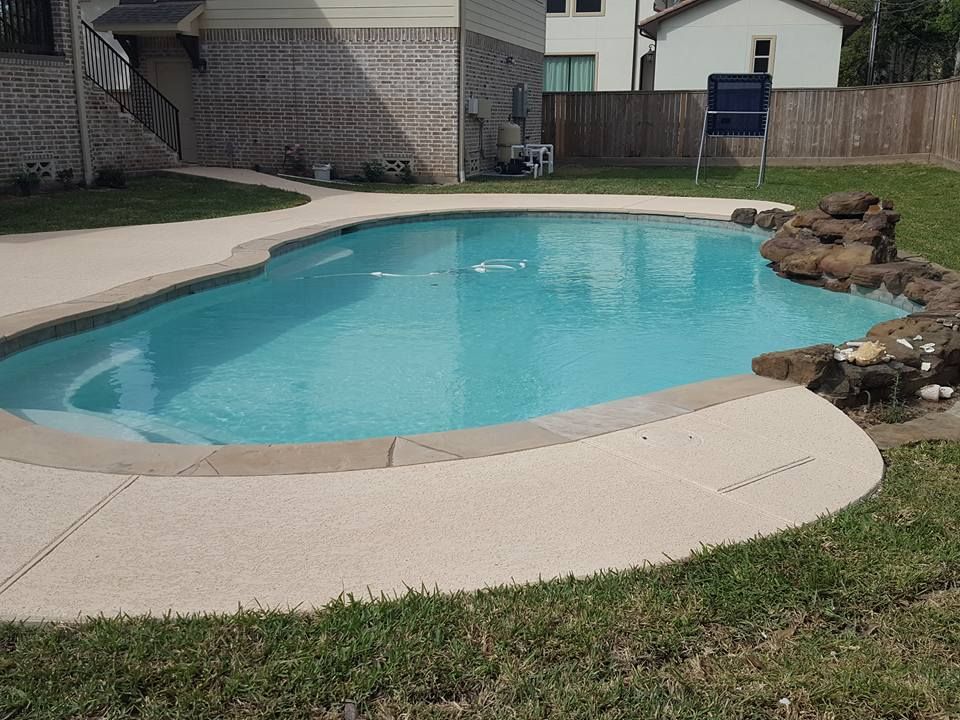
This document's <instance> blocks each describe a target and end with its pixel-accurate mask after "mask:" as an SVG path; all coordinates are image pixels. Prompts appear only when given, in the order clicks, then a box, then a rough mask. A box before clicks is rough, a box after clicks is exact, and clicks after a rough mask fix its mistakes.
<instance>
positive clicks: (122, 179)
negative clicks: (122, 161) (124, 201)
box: [97, 165, 127, 190]
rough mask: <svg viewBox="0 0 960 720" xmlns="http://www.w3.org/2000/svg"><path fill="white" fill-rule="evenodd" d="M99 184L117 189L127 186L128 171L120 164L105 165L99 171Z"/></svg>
mask: <svg viewBox="0 0 960 720" xmlns="http://www.w3.org/2000/svg"><path fill="white" fill-rule="evenodd" d="M97 185H98V186H99V187H106V188H115V189H117V190H120V189H122V188H125V187H126V186H127V172H126V171H125V170H124V169H123V168H122V167H120V166H119V165H104V166H103V167H102V168H100V170H98V171H97Z"/></svg>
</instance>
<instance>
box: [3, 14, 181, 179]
mask: <svg viewBox="0 0 960 720" xmlns="http://www.w3.org/2000/svg"><path fill="white" fill-rule="evenodd" d="M93 36H94V38H96V34H95V33H93ZM84 37H85V35H84V28H83V26H82V24H81V21H80V13H79V9H78V6H77V2H76V0H4V2H2V3H0V118H2V122H0V186H2V185H5V184H7V183H8V182H9V181H10V180H12V178H13V176H15V175H17V174H18V173H20V172H22V171H27V172H34V173H37V174H38V175H40V176H41V177H42V178H43V179H47V180H49V179H52V178H53V177H54V176H55V174H56V172H57V171H59V170H67V169H69V170H73V171H74V174H75V177H76V179H80V178H81V177H82V176H87V178H88V179H89V177H90V176H91V175H92V173H93V171H94V170H95V169H96V168H99V167H103V166H104V165H113V164H120V165H123V166H124V167H125V168H127V169H129V170H142V169H156V168H164V167H170V166H173V165H177V164H179V157H178V155H177V152H176V150H175V149H174V148H172V147H171V146H170V145H169V144H167V143H165V142H164V141H163V140H161V139H160V138H159V137H158V136H157V135H156V134H155V133H154V132H152V131H150V130H149V129H148V128H147V127H145V126H144V125H143V123H142V122H140V121H138V120H137V119H136V118H135V117H134V116H133V115H132V114H131V113H130V112H128V111H126V110H124V108H123V107H122V106H121V105H120V104H119V103H118V102H117V101H116V100H114V99H113V98H111V97H110V96H109V95H108V94H107V93H106V92H105V91H104V90H102V89H101V88H100V87H99V86H98V85H97V82H96V77H92V76H91V75H90V74H89V73H88V72H87V69H88V68H87V64H86V63H85V62H84V61H83V55H84V53H83V43H84ZM95 49H96V48H93V47H91V50H95ZM125 85H126V86H127V88H128V90H129V88H131V87H135V86H134V85H132V84H131V80H130V78H129V77H128V78H126V80H125Z"/></svg>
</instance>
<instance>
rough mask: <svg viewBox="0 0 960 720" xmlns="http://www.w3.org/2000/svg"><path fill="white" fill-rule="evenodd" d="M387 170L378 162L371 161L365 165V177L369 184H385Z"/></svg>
mask: <svg viewBox="0 0 960 720" xmlns="http://www.w3.org/2000/svg"><path fill="white" fill-rule="evenodd" d="M386 174H387V169H386V168H385V167H384V166H383V163H381V162H380V161H378V160H371V161H370V162H365V163H364V164H363V177H364V178H365V179H366V181H367V182H369V183H378V182H383V178H384V177H385V176H386Z"/></svg>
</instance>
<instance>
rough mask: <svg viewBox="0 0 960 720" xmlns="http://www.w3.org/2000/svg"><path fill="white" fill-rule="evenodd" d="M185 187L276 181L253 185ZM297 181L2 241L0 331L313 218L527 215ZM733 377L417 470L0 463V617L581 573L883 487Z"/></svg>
mask: <svg viewBox="0 0 960 720" xmlns="http://www.w3.org/2000/svg"><path fill="white" fill-rule="evenodd" d="M192 172H202V173H203V174H211V175H216V176H220V177H224V178H229V179H233V180H240V181H256V182H263V181H266V182H269V183H270V184H273V185H278V186H283V185H286V182H285V181H282V180H277V179H273V178H266V177H265V176H261V175H255V174H253V173H246V172H244V171H231V170H217V171H208V170H200V169H197V170H193V171H192ZM296 187H297V188H298V189H303V190H304V191H306V192H309V193H310V194H311V196H312V197H313V198H314V200H313V202H311V203H310V204H308V205H305V206H302V207H299V208H294V209H290V210H285V211H279V212H275V213H266V214H263V215H255V216H245V217H240V218H225V219H221V220H209V221H200V222H193V223H179V224H176V225H169V226H149V227H137V228H122V229H108V230H98V231H87V232H76V233H52V234H44V235H43V236H21V237H9V236H8V237H5V238H0V283H3V286H4V287H5V288H6V291H5V292H4V293H3V295H2V298H0V315H2V314H7V313H13V312H17V311H21V310H29V309H33V308H37V307H40V306H43V305H48V304H51V303H58V302H64V301H69V300H72V299H76V298H78V297H81V296H84V295H88V294H90V293H93V292H98V291H101V290H105V289H109V288H111V287H114V286H116V285H119V284H122V283H124V282H128V281H131V280H135V279H138V278H141V277H146V276H150V275H153V274H156V273H159V272H167V271H172V270H178V269H183V268H188V267H193V266H196V265H200V264H203V263H208V262H216V261H218V260H221V259H224V258H226V257H227V256H229V254H230V251H231V249H232V248H233V247H234V246H235V245H237V244H239V243H240V242H244V241H247V240H250V239H253V238H256V237H261V236H264V235H270V234H276V233H280V232H285V231H288V230H292V229H296V228H298V227H303V226H308V225H314V224H317V223H319V222H326V221H331V220H335V219H340V218H348V217H359V216H368V215H373V214H382V213H385V212H414V211H425V210H436V209H453V208H468V209H469V208H497V209H509V208H511V207H516V208H522V207H525V206H527V205H528V204H529V203H530V202H531V198H530V196H522V195H521V196H516V195H505V196H498V195H483V196H470V195H447V196H421V195H415V196H409V195H374V194H359V193H344V192H340V191H333V190H324V189H319V188H309V187H308V188H304V187H302V186H299V185H297V186H296ZM743 204H745V203H744V202H742V201H731V200H702V199H684V198H654V197H609V196H536V205H537V207H554V208H555V209H558V210H560V209H562V210H571V209H584V210H590V209H593V210H596V209H624V210H630V211H634V212H635V211H637V210H638V209H640V208H642V209H643V210H647V211H651V212H658V213H672V214H679V215H693V216H697V217H713V218H717V217H726V216H729V213H730V211H731V210H732V209H734V208H735V207H737V206H740V205H743ZM749 204H750V205H758V203H755V202H750V203H749ZM761 205H762V204H761ZM763 206H764V207H766V205H763ZM741 383H745V384H747V385H751V384H752V386H751V387H750V388H749V391H744V392H742V393H741V395H743V396H742V397H740V398H739V399H735V400H731V401H727V402H719V404H714V405H712V406H709V407H705V408H704V409H700V410H697V411H695V412H689V413H687V414H683V415H681V416H678V417H672V418H669V419H665V420H659V421H656V422H650V423H648V424H645V425H642V426H640V427H635V428H631V429H627V430H620V431H617V432H612V433H608V434H605V435H600V436H597V437H593V438H589V439H584V440H578V441H575V442H570V443H565V444H558V445H553V446H551V447H545V448H540V449H535V450H526V451H522V452H515V453H510V454H503V455H495V456H489V457H480V458H474V459H465V460H457V461H449V462H440V463H436V464H429V465H413V466H410V467H393V468H387V469H378V470H358V471H353V472H338V473H328V474H322V475H288V476H273V477H244V478H226V477H142V476H136V475H134V476H128V475H106V474H95V473H87V472H78V471H68V470H59V469H56V468H49V467H40V466H35V465H26V464H20V463H15V462H11V461H0V508H2V510H0V616H2V617H6V618H10V617H16V618H60V619H74V618H76V617H78V616H79V615H88V614H99V613H105V614H114V613H117V612H121V611H122V612H128V613H146V612H153V613H160V612H164V611H167V610H174V611H178V612H194V611H223V612H229V611H233V610H235V609H236V608H237V606H238V605H245V606H248V607H249V606H255V604H257V603H259V604H260V605H265V606H271V607H294V606H299V607H310V606H316V605H322V604H324V603H326V602H327V601H329V600H330V599H331V598H333V597H336V596H337V595H339V594H340V593H342V592H350V593H355V594H358V595H363V594H366V593H367V592H372V593H373V594H374V595H377V594H379V593H380V592H387V593H391V592H402V591H403V589H404V587H406V586H415V587H418V586H420V585H421V584H424V585H426V586H427V587H431V588H432V587H434V586H436V587H439V588H440V589H442V590H453V589H458V588H478V587H484V586H488V585H494V584H500V583H506V582H527V581H535V580H537V579H538V578H540V577H543V578H549V577H554V576H557V575H562V574H567V573H574V574H578V575H580V574H588V573H592V572H595V571H597V570H600V569H605V568H625V567H630V566H635V565H640V564H643V563H645V562H658V561H662V560H664V559H665V558H668V557H670V558H678V557H682V556H684V555H685V554H687V553H689V552H690V551H691V550H692V549H695V548H697V547H699V546H700V545H701V544H713V543H720V542H725V541H737V540H744V539H748V538H750V537H753V536H755V535H757V534H761V533H770V532H773V531H775V530H777V529H780V528H783V527H788V526H790V525H793V524H797V523H802V522H807V521H809V520H812V519H814V518H815V517H817V516H818V515H820V514H822V513H825V512H829V511H833V510H836V509H838V508H840V507H843V506H844V505H846V504H848V503H850V502H852V501H854V500H856V499H857V498H859V497H861V496H863V495H864V494H866V493H868V492H870V490H871V489H872V488H873V487H875V485H876V484H877V483H878V482H879V480H880V478H881V476H882V472H883V463H882V460H881V458H880V455H879V453H878V452H877V450H876V447H875V446H874V445H873V443H872V442H871V441H870V440H869V438H867V436H866V435H865V434H864V433H863V432H862V431H860V429H859V428H857V427H856V425H854V424H853V423H852V422H851V421H850V420H849V419H848V418H846V416H845V415H843V413H841V412H840V411H838V410H836V409H834V408H833V407H831V406H830V405H829V404H828V403H826V402H824V401H823V400H821V399H820V398H818V397H816V396H815V395H813V394H811V393H809V392H807V391H806V390H804V389H801V388H795V387H786V386H784V385H782V384H778V383H772V382H771V381H768V380H763V379H761V378H749V379H747V380H743V381H741ZM694 387H696V386H694ZM701 407H702V405H701Z"/></svg>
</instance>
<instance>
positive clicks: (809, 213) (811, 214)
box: [787, 209, 830, 229]
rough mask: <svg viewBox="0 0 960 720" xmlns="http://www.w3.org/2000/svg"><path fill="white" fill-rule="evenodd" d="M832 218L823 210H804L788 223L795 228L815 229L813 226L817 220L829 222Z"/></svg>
mask: <svg viewBox="0 0 960 720" xmlns="http://www.w3.org/2000/svg"><path fill="white" fill-rule="evenodd" d="M829 219H830V216H829V215H827V214H826V213H825V212H824V211H823V210H820V209H817V210H804V211H803V212H798V213H797V214H796V215H794V216H793V217H792V218H791V219H790V221H789V222H788V223H787V224H788V225H790V226H791V227H794V228H797V229H799V228H810V227H813V224H814V223H815V222H817V220H829Z"/></svg>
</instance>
